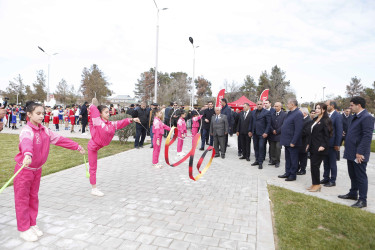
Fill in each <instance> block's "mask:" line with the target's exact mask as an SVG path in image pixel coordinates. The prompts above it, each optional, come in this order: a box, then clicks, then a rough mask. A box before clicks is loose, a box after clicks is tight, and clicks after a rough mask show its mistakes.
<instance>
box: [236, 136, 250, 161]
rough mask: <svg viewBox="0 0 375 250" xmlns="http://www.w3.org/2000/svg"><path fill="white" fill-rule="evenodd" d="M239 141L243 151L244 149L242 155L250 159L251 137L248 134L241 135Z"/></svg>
mask: <svg viewBox="0 0 375 250" xmlns="http://www.w3.org/2000/svg"><path fill="white" fill-rule="evenodd" d="M238 139H239V141H240V144H241V149H242V155H243V156H244V157H246V158H250V152H251V149H250V145H251V138H250V137H249V135H248V134H240V135H239V136H238Z"/></svg>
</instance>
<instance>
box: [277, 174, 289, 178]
mask: <svg viewBox="0 0 375 250" xmlns="http://www.w3.org/2000/svg"><path fill="white" fill-rule="evenodd" d="M278 177H279V178H288V177H289V175H286V174H283V175H279V176H278Z"/></svg>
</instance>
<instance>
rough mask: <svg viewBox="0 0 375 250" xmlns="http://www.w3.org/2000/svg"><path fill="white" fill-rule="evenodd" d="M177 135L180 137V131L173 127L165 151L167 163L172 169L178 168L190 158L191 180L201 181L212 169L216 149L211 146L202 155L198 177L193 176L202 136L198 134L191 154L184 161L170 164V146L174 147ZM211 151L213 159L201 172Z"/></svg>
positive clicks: (198, 167) (198, 166) (194, 139)
mask: <svg viewBox="0 0 375 250" xmlns="http://www.w3.org/2000/svg"><path fill="white" fill-rule="evenodd" d="M173 131H174V135H173V138H172V140H171V136H172V132H173ZM177 135H178V130H177V128H175V127H172V129H171V131H170V132H169V134H168V137H167V139H166V141H165V150H164V156H165V162H166V163H167V164H168V165H170V166H171V167H176V166H178V165H180V164H181V163H183V162H184V161H185V160H186V159H187V158H189V157H190V159H189V177H190V179H192V180H194V181H197V180H199V179H200V178H201V177H202V176H203V175H204V174H205V173H206V172H207V170H208V169H209V168H210V166H211V163H212V160H213V158H214V156H215V149H214V148H213V147H212V146H209V147H208V148H207V149H206V150H205V151H204V153H203V154H202V156H201V157H200V159H199V161H198V164H197V170H198V172H199V174H198V175H197V176H195V177H194V176H193V164H194V155H195V150H196V148H197V146H198V143H199V141H200V137H201V136H200V134H196V135H195V136H194V138H193V143H192V144H193V145H192V148H191V150H190V152H189V153H187V154H186V155H185V156H184V157H183V158H182V159H180V160H179V161H178V162H176V163H172V164H171V163H170V162H169V146H170V145H172V144H173V143H174V142H175V141H176V138H177ZM209 151H212V155H211V159H210V160H209V162H208V163H207V164H206V166H205V167H204V168H203V170H202V171H200V167H201V165H202V162H203V160H204V157H205V156H206V154H207V153H208V152H209Z"/></svg>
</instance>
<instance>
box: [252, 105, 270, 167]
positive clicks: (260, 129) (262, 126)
mask: <svg viewBox="0 0 375 250" xmlns="http://www.w3.org/2000/svg"><path fill="white" fill-rule="evenodd" d="M251 120H252V121H251V123H250V124H249V131H250V132H249V136H250V137H253V141H254V151H255V162H254V163H253V164H251V166H256V165H259V167H258V168H259V169H262V168H263V161H264V158H265V155H266V152H265V147H264V143H265V141H266V138H267V136H268V132H269V130H270V127H271V113H270V112H269V111H267V110H265V109H264V108H263V102H262V101H258V102H257V109H256V110H254V111H253V112H252V117H251Z"/></svg>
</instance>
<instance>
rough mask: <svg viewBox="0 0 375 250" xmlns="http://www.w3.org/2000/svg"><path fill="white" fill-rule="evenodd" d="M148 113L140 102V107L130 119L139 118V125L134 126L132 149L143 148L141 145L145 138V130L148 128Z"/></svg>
mask: <svg viewBox="0 0 375 250" xmlns="http://www.w3.org/2000/svg"><path fill="white" fill-rule="evenodd" d="M148 114H149V113H148V111H147V109H146V103H144V102H142V103H141V107H140V108H137V109H135V110H134V112H133V114H132V117H133V118H139V120H140V123H136V124H135V140H134V148H137V149H139V148H140V147H141V148H143V143H144V141H145V138H146V132H147V131H146V128H147V126H148V118H149V117H148Z"/></svg>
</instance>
